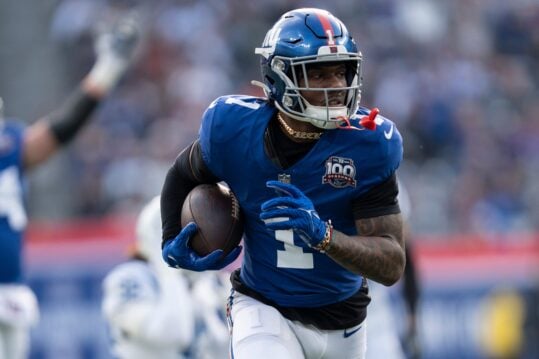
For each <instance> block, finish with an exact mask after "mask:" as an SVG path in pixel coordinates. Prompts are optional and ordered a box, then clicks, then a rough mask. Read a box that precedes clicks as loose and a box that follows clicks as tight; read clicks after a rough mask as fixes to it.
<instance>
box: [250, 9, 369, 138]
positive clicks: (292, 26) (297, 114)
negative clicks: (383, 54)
mask: <svg viewBox="0 0 539 359" xmlns="http://www.w3.org/2000/svg"><path fill="white" fill-rule="evenodd" d="M255 53H256V54H259V55H261V56H262V59H261V63H260V65H261V70H262V77H263V81H264V82H263V83H261V82H258V81H253V84H255V85H258V86H261V87H262V88H263V89H264V92H265V93H266V96H267V97H268V98H269V99H270V100H272V101H274V103H275V106H276V107H277V108H278V109H279V110H280V111H282V112H284V113H286V114H287V115H288V116H289V117H291V118H293V119H296V120H299V121H305V122H309V123H311V124H313V125H314V126H316V127H319V128H323V129H333V128H337V127H339V126H340V124H342V123H343V122H344V120H347V119H348V118H350V117H351V116H353V115H354V114H355V112H356V110H357V106H358V103H359V100H360V96H361V62H362V55H361V53H360V52H359V51H358V49H357V46H356V43H355V41H354V39H353V38H352V37H351V35H350V34H349V33H348V30H347V28H346V26H345V25H344V24H343V23H342V22H341V21H340V20H339V19H337V18H336V17H335V16H333V15H332V14H331V13H330V12H328V11H326V10H320V9H314V8H303V9H297V10H292V11H289V12H287V13H285V14H284V15H282V16H281V18H280V19H279V20H278V21H277V22H276V23H275V24H274V25H273V27H272V28H271V29H270V30H269V31H268V33H267V34H266V37H265V39H264V42H263V44H262V47H259V48H256V50H255ZM340 63H342V64H345V65H346V82H347V86H346V87H339V88H314V87H309V81H308V77H307V70H308V68H309V66H313V65H323V64H328V65H335V64H340ZM300 79H305V81H304V86H300V83H299V80H300ZM302 91H321V92H323V93H324V98H325V105H322V106H320V105H317V106H315V105H313V104H310V103H309V102H308V101H307V100H306V99H305V97H304V96H302ZM332 92H341V93H342V92H344V93H345V100H344V104H343V105H340V106H331V105H330V98H331V96H332V95H331V93H332Z"/></svg>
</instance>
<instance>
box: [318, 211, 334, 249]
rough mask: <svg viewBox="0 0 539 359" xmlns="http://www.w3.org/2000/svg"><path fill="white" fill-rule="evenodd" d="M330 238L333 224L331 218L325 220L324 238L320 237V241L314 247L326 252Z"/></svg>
mask: <svg viewBox="0 0 539 359" xmlns="http://www.w3.org/2000/svg"><path fill="white" fill-rule="evenodd" d="M332 239H333V225H332V224H331V219H330V220H328V221H327V222H326V233H325V234H324V239H322V242H320V243H318V244H317V245H316V246H315V247H314V249H316V250H317V251H319V252H320V253H326V250H328V248H329V246H330V244H331V240H332Z"/></svg>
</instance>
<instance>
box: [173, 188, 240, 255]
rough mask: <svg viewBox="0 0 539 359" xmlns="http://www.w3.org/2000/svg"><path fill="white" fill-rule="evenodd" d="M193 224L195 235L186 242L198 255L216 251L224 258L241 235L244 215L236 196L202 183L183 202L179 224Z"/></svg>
mask: <svg viewBox="0 0 539 359" xmlns="http://www.w3.org/2000/svg"><path fill="white" fill-rule="evenodd" d="M189 222H195V223H196V224H197V227H198V232H197V233H196V234H195V236H194V237H193V238H191V240H190V241H189V244H190V246H191V247H192V248H193V250H194V251H195V252H196V253H197V254H198V255H200V256H205V255H207V254H209V253H210V252H213V251H214V250H216V249H222V250H223V251H224V252H223V256H225V255H227V254H228V253H229V252H230V251H231V250H232V249H234V248H235V247H236V246H237V245H238V244H239V243H240V242H241V238H242V236H243V215H242V213H241V210H240V206H239V204H238V200H237V199H236V196H234V194H233V193H232V191H231V190H230V189H228V188H227V187H225V186H223V185H217V184H201V185H198V186H197V187H195V188H193V190H191V192H189V194H188V195H187V198H186V199H185V201H184V202H183V207H182V216H181V223H182V227H184V226H185V225H186V224H187V223H189Z"/></svg>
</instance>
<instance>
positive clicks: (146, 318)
mask: <svg viewBox="0 0 539 359" xmlns="http://www.w3.org/2000/svg"><path fill="white" fill-rule="evenodd" d="M160 242H161V215H160V209H159V197H156V198H154V199H153V200H152V201H151V202H150V203H149V204H148V205H146V207H145V208H144V209H143V210H142V212H141V213H140V215H139V218H138V221H137V228H136V248H135V250H134V252H133V255H132V258H131V260H130V261H128V262H126V263H123V264H120V265H118V266H117V267H115V268H114V269H113V270H112V271H111V272H110V273H109V274H108V275H107V277H106V278H105V280H104V282H103V291H104V296H103V302H102V311H103V314H104V316H105V318H106V320H107V322H108V324H109V327H110V334H111V336H112V339H113V342H112V353H113V355H114V357H115V358H119V359H149V358H159V359H179V358H186V357H187V356H186V355H187V352H188V351H189V349H190V347H191V345H192V342H193V339H194V330H195V314H194V310H195V309H194V305H195V303H193V301H192V300H191V294H190V292H189V283H188V280H187V278H186V277H185V275H184V272H183V271H177V270H173V269H171V268H168V267H167V266H166V265H165V264H164V263H163V260H162V259H161V248H160ZM210 294H211V293H210ZM208 299H210V300H211V298H208ZM198 305H199V303H196V306H198Z"/></svg>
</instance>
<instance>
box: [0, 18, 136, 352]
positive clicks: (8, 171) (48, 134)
mask: <svg viewBox="0 0 539 359" xmlns="http://www.w3.org/2000/svg"><path fill="white" fill-rule="evenodd" d="M137 42H138V28H137V26H136V22H135V18H134V17H131V16H130V17H128V18H126V19H124V20H123V21H121V22H119V23H118V24H116V26H114V27H113V29H112V30H111V31H110V32H106V33H104V34H102V35H101V36H99V37H98V38H97V46H96V50H97V61H96V62H95V64H94V66H93V67H92V69H91V71H90V72H89V74H88V75H87V76H86V77H85V78H84V80H83V81H82V83H81V85H80V87H79V88H78V89H77V90H76V91H75V92H74V93H73V94H72V95H71V97H70V98H69V99H68V100H67V101H66V102H65V103H64V104H63V105H62V106H61V107H60V108H59V109H58V110H57V111H55V112H53V113H52V114H50V115H48V116H45V117H44V118H42V119H40V120H38V121H37V122H35V123H33V124H31V125H30V126H28V127H23V126H21V124H20V123H18V122H16V121H9V120H7V119H2V120H1V123H0V193H1V196H0V358H10V359H20V358H26V357H27V352H28V349H29V328H30V327H31V326H32V325H34V324H35V323H36V322H37V320H38V308H37V302H36V297H35V295H34V293H33V292H32V290H31V289H30V288H29V287H28V286H26V285H25V284H24V282H23V279H24V278H23V272H22V263H21V261H22V246H23V234H24V230H25V228H26V224H27V216H26V211H25V206H24V197H25V186H24V181H25V176H26V173H27V171H28V170H29V169H32V168H34V167H35V166H37V165H39V164H41V163H43V162H45V161H46V160H47V159H49V158H50V157H51V156H52V155H53V154H54V153H55V152H56V151H57V150H59V149H60V148H62V146H64V145H66V144H67V143H68V142H69V141H71V140H72V139H73V138H74V137H75V136H76V135H77V133H79V131H80V129H81V128H82V127H83V126H84V124H85V123H86V122H87V121H88V119H89V118H90V115H91V114H92V112H93V111H94V109H95V108H96V107H97V106H98V104H99V102H100V101H101V99H103V98H104V97H105V96H106V95H107V94H108V93H109V92H110V91H111V89H112V88H113V87H114V86H115V84H116V83H117V82H118V80H119V79H120V77H121V76H122V74H123V73H124V72H125V70H126V69H127V68H128V65H129V62H130V59H131V57H132V54H133V52H134V51H133V50H134V48H135V45H136V43H137Z"/></svg>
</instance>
